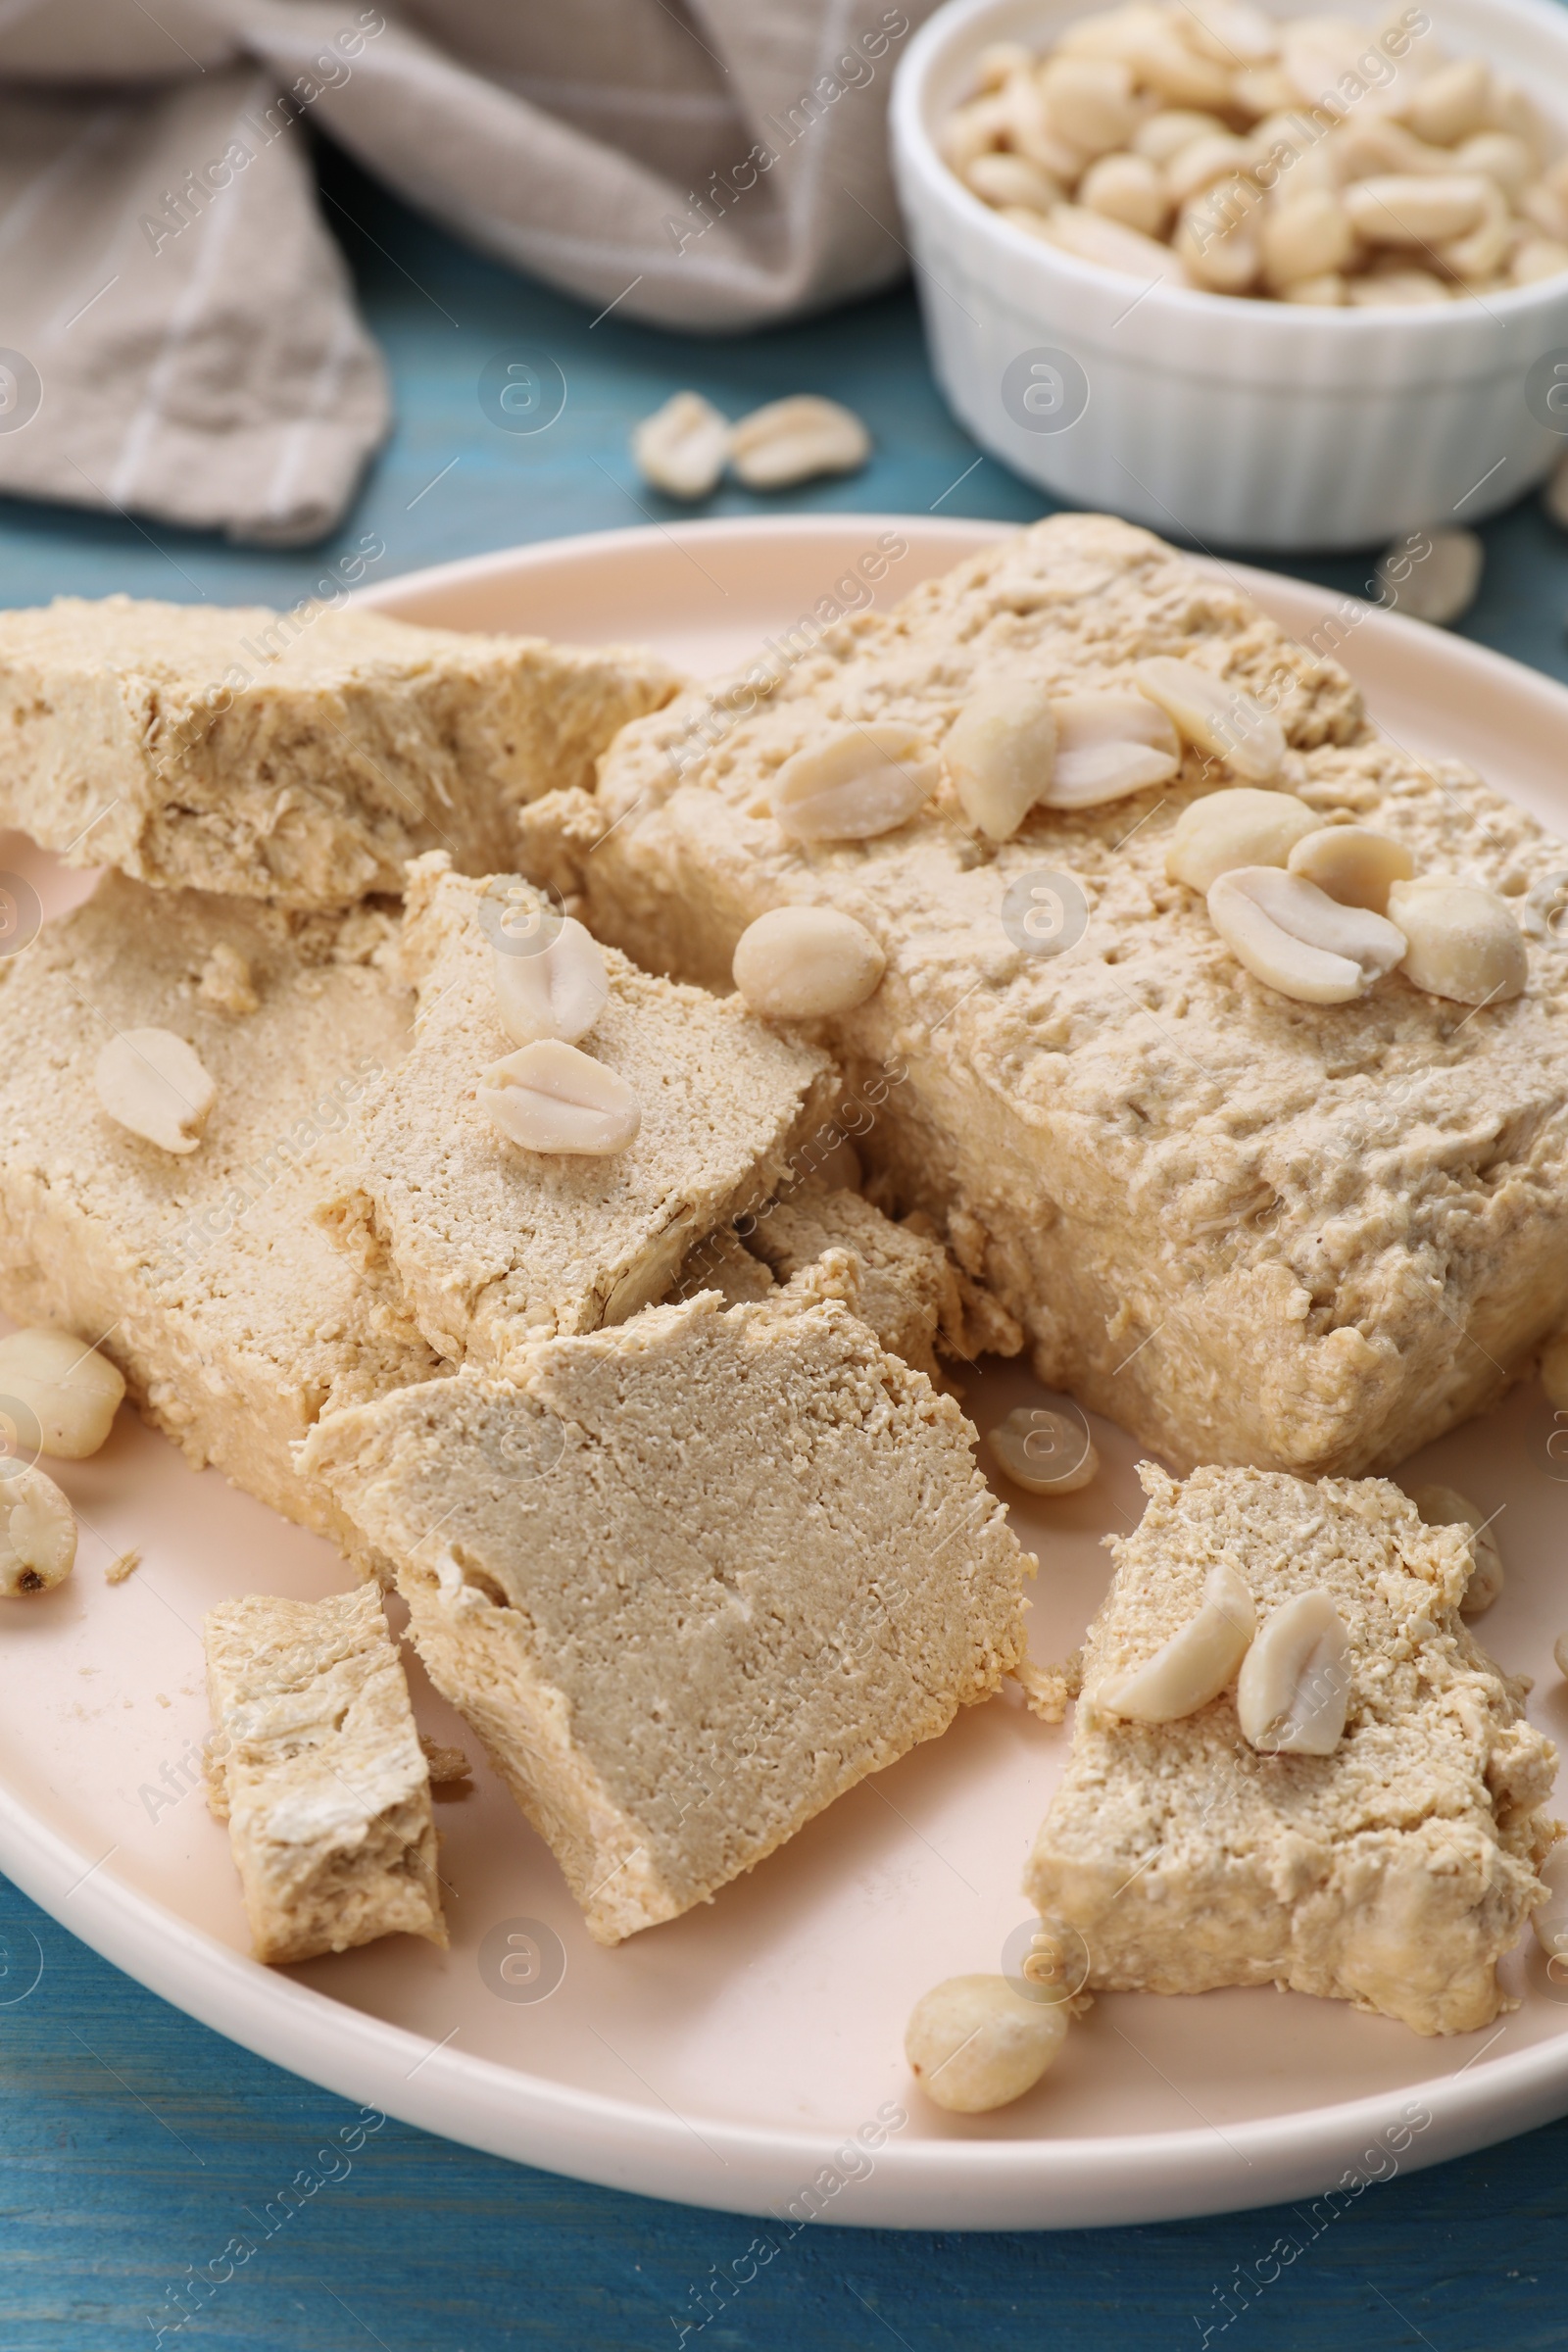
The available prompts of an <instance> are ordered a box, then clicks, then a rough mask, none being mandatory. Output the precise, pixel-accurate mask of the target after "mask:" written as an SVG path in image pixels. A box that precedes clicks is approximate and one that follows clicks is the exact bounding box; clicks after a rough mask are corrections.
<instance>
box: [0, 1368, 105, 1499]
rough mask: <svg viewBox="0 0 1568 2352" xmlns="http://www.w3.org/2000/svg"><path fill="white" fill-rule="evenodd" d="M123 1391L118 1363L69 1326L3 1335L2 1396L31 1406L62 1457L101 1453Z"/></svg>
mask: <svg viewBox="0 0 1568 2352" xmlns="http://www.w3.org/2000/svg"><path fill="white" fill-rule="evenodd" d="M124 1394H125V1383H124V1380H123V1376H122V1374H121V1372H120V1369H119V1367H118V1365H115V1364H112V1363H111V1362H110V1361H109V1358H108V1357H107V1356H106V1355H100V1354H99V1353H98V1352H97V1350H96V1348H91V1347H89V1346H88V1345H87V1343H86V1341H84V1340H78V1339H76V1338H74V1337H73V1334H72V1333H71V1332H69V1331H49V1330H44V1329H41V1328H35V1329H33V1330H30V1331H13V1332H11V1333H9V1334H8V1335H7V1337H6V1338H5V1339H3V1340H0V1397H14V1398H15V1399H16V1400H17V1401H18V1402H19V1403H22V1404H25V1406H26V1407H27V1410H28V1411H29V1412H30V1413H31V1414H32V1416H33V1418H34V1420H35V1421H36V1422H37V1424H38V1429H39V1433H40V1435H41V1438H42V1444H43V1450H44V1452H45V1453H52V1454H55V1455H57V1456H58V1457H59V1458H60V1459H61V1460H63V1461H68V1462H80V1461H85V1459H86V1458H87V1456H88V1454H90V1453H96V1452H97V1450H98V1448H99V1446H101V1445H102V1444H103V1442H104V1440H105V1438H107V1437H108V1435H109V1431H110V1427H111V1424H112V1423H113V1421H114V1418H115V1415H116V1413H117V1412H118V1411H119V1409H120V1402H121V1399H122V1397H123V1396H124ZM0 1492H3V1490H0Z"/></svg>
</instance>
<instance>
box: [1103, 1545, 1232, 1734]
mask: <svg viewBox="0 0 1568 2352" xmlns="http://www.w3.org/2000/svg"><path fill="white" fill-rule="evenodd" d="M1256 1631H1257V1611H1256V1609H1255V1607H1254V1606H1253V1602H1252V1595H1251V1593H1250V1592H1249V1591H1248V1589H1247V1587H1246V1585H1245V1584H1244V1583H1243V1582H1242V1579H1241V1577H1240V1576H1239V1575H1238V1574H1237V1572H1236V1570H1235V1569H1234V1568H1233V1567H1232V1566H1231V1564H1230V1562H1229V1561H1228V1560H1221V1561H1218V1562H1217V1563H1216V1564H1215V1566H1214V1567H1212V1568H1211V1569H1210V1570H1209V1572H1208V1575H1207V1577H1206V1578H1205V1580H1204V1583H1203V1594H1202V1599H1201V1602H1200V1604H1199V1608H1198V1613H1197V1615H1196V1616H1194V1617H1191V1618H1189V1619H1188V1621H1187V1623H1186V1624H1185V1625H1184V1626H1183V1627H1182V1628H1181V1631H1180V1632H1179V1633H1175V1634H1172V1635H1171V1637H1170V1640H1169V1641H1168V1642H1163V1643H1162V1644H1161V1646H1160V1647H1159V1648H1158V1649H1156V1650H1155V1652H1154V1654H1153V1656H1152V1658H1149V1659H1146V1661H1145V1662H1144V1664H1143V1665H1142V1666H1137V1667H1134V1668H1133V1669H1132V1670H1131V1671H1130V1672H1128V1673H1125V1674H1114V1675H1111V1676H1109V1677H1108V1678H1107V1679H1106V1681H1104V1682H1103V1683H1102V1684H1101V1685H1100V1687H1099V1689H1098V1690H1097V1691H1095V1693H1094V1698H1095V1701H1096V1703H1097V1704H1098V1705H1099V1706H1101V1707H1103V1708H1104V1709H1105V1710H1106V1711H1107V1712H1108V1713H1109V1714H1112V1715H1122V1716H1125V1717H1127V1718H1128V1719H1129V1720H1130V1721H1132V1722H1134V1723H1175V1722H1177V1721H1178V1720H1179V1719H1180V1718H1181V1717H1182V1716H1184V1715H1193V1714H1196V1713H1197V1711H1198V1709H1199V1708H1200V1707H1204V1706H1207V1704H1208V1702H1209V1700H1210V1699H1212V1698H1217V1697H1218V1696H1219V1694H1220V1692H1221V1691H1223V1690H1224V1688H1225V1686H1226V1684H1227V1683H1228V1682H1229V1681H1230V1679H1231V1677H1232V1676H1233V1675H1234V1674H1235V1672H1236V1670H1237V1668H1238V1667H1239V1666H1240V1665H1241V1662H1242V1660H1243V1658H1244V1657H1245V1656H1246V1655H1247V1650H1248V1645H1249V1643H1250V1642H1251V1639H1252V1636H1253V1634H1254V1633H1255V1632H1256Z"/></svg>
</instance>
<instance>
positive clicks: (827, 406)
mask: <svg viewBox="0 0 1568 2352" xmlns="http://www.w3.org/2000/svg"><path fill="white" fill-rule="evenodd" d="M870 454H871V436H870V434H869V433H868V432H867V431H866V429H865V427H864V425H863V424H862V423H861V422H860V419H859V418H858V417H857V416H856V414H855V412H854V410H853V409H846V408H844V407H842V406H841V405H840V403H839V402H838V401H836V400H822V399H820V398H818V396H817V395H816V394H815V393H814V392H800V393H796V394H794V395H793V396H792V397H791V398H790V399H788V400H770V401H769V402H768V403H767V405H766V407H765V408H760V409H754V410H753V411H752V413H751V415H750V416H749V417H741V418H740V420H739V422H738V423H736V424H732V425H731V426H730V428H729V462H730V465H731V466H733V467H734V470H735V472H736V474H737V475H738V476H739V478H740V480H741V481H743V482H744V483H745V484H746V487H747V489H748V490H788V489H790V488H792V487H793V485H794V484H795V483H797V482H809V481H810V480H812V479H813V478H814V477H815V476H816V475H817V474H821V473H853V472H854V471H855V469H856V467H857V466H863V465H864V464H865V461H866V459H867V458H868V457H869V456H870Z"/></svg>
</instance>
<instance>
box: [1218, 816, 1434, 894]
mask: <svg viewBox="0 0 1568 2352" xmlns="http://www.w3.org/2000/svg"><path fill="white" fill-rule="evenodd" d="M1254 862H1255V863H1257V864H1258V865H1267V864H1268V863H1269V862H1270V860H1269V859H1268V858H1257V859H1256V860H1255V861H1254ZM1285 862H1286V864H1287V865H1288V866H1289V868H1290V870H1291V872H1292V873H1293V874H1299V875H1300V877H1301V879H1302V881H1303V882H1315V883H1316V884H1317V887H1318V889H1319V890H1326V891H1327V892H1328V894H1329V897H1330V898H1331V899H1338V900H1339V902H1340V905H1341V906H1342V907H1369V908H1370V909H1371V911H1372V912H1373V913H1374V914H1387V912H1388V910H1389V892H1390V891H1391V890H1392V888H1393V887H1394V885H1395V883H1396V882H1407V881H1408V880H1409V878H1410V876H1411V875H1412V874H1413V873H1414V871H1415V860H1414V859H1413V858H1411V856H1410V853H1409V851H1408V850H1407V849H1406V848H1405V846H1404V844H1403V843H1402V842H1399V841H1391V840H1390V838H1389V836H1388V835H1387V833H1378V832H1375V831H1374V830H1373V828H1372V827H1371V826H1370V825H1323V824H1319V825H1316V826H1314V828H1313V830H1312V831H1311V832H1310V833H1304V834H1303V835H1302V836H1301V838H1300V840H1299V841H1298V842H1297V843H1296V845H1295V847H1294V848H1293V849H1292V851H1291V854H1290V856H1289V857H1288V858H1286V860H1285Z"/></svg>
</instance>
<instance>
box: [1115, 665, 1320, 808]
mask: <svg viewBox="0 0 1568 2352" xmlns="http://www.w3.org/2000/svg"><path fill="white" fill-rule="evenodd" d="M1133 677H1134V679H1135V681H1136V683H1137V685H1138V688H1139V691H1140V692H1141V693H1143V694H1147V695H1148V696H1149V698H1150V700H1151V702H1154V703H1157V704H1158V705H1159V707H1160V709H1161V710H1162V711H1166V712H1167V713H1168V714H1169V716H1170V718H1171V719H1172V720H1173V721H1174V723H1175V725H1176V727H1177V729H1178V731H1179V732H1180V733H1181V734H1182V736H1184V737H1185V739H1186V741H1187V742H1188V743H1190V744H1192V745H1194V746H1195V747H1196V749H1197V750H1199V751H1201V752H1207V753H1209V754H1210V755H1211V756H1212V757H1213V758H1214V759H1216V760H1224V762H1225V764H1226V766H1227V767H1231V768H1234V769H1235V771H1236V773H1237V775H1239V776H1245V778H1246V779H1247V781H1248V783H1250V784H1266V783H1268V781H1269V779H1270V778H1271V777H1273V776H1277V775H1278V774H1279V771H1280V767H1281V765H1282V763H1283V761H1284V759H1285V730H1284V728H1283V727H1282V726H1281V725H1280V722H1279V720H1278V719H1277V718H1276V717H1275V716H1274V715H1273V713H1272V711H1265V710H1264V708H1263V706H1262V704H1261V703H1260V702H1258V701H1256V699H1255V698H1254V697H1253V696H1252V695H1250V694H1249V693H1248V692H1247V691H1246V689H1245V688H1244V687H1241V686H1233V685H1232V684H1231V683H1230V682H1229V680H1228V679H1225V678H1218V677H1216V676H1215V675H1214V672H1213V671H1212V670H1211V669H1204V668H1203V667H1202V666H1201V663H1200V662H1184V661H1181V660H1179V659H1177V658H1175V657H1173V656H1170V655H1164V654H1160V655H1156V656H1154V657H1153V658H1152V660H1150V661H1147V662H1139V663H1138V664H1137V666H1136V668H1135V669H1134V671H1133Z"/></svg>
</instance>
